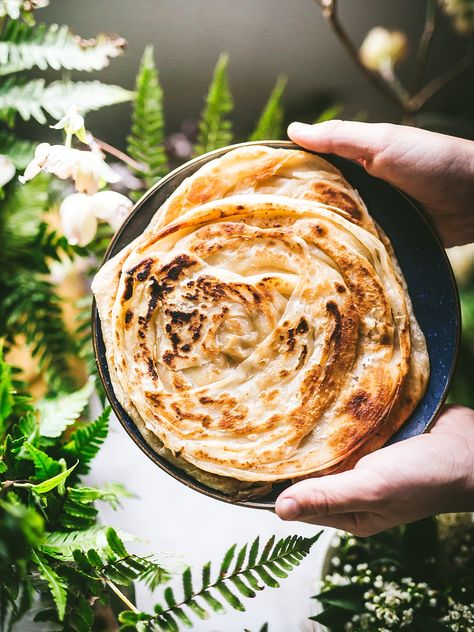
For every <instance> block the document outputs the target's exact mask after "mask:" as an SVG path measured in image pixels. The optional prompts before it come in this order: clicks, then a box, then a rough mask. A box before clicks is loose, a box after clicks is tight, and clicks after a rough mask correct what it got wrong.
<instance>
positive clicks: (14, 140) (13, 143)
mask: <svg viewBox="0 0 474 632" xmlns="http://www.w3.org/2000/svg"><path fill="white" fill-rule="evenodd" d="M35 147H36V144H35V143H32V142H31V141H29V140H24V139H21V138H18V137H17V136H16V135H15V134H12V133H11V132H8V131H6V130H0V154H4V155H7V156H8V157H9V158H10V160H11V161H12V162H13V164H14V165H15V167H16V169H18V170H19V171H22V170H24V169H26V166H27V165H28V163H29V162H30V160H31V159H32V158H33V155H34V153H35Z"/></svg>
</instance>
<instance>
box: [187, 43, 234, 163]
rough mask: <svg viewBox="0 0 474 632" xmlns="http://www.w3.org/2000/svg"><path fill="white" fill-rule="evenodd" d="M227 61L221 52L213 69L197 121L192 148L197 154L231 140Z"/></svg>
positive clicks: (222, 145) (231, 103)
mask: <svg viewBox="0 0 474 632" xmlns="http://www.w3.org/2000/svg"><path fill="white" fill-rule="evenodd" d="M228 62H229V56H228V55H226V54H223V55H221V56H220V57H219V60H218V62H217V64H216V67H215V69H214V74H213V76H212V81H211V85H210V86H209V91H208V93H207V97H206V104H205V107H204V110H203V112H202V115H201V120H200V122H199V131H198V138H197V144H196V146H195V148H194V153H195V155H197V156H199V155H200V154H205V153H206V152H208V151H212V150H213V149H219V148H220V147H224V146H225V145H228V144H229V143H231V142H232V138H233V135H232V123H231V121H230V120H229V119H228V115H229V114H230V113H231V112H232V110H233V108H234V103H233V100H232V94H231V92H230V86H229V79H228V76H227V66H228Z"/></svg>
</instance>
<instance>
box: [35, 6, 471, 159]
mask: <svg viewBox="0 0 474 632" xmlns="http://www.w3.org/2000/svg"><path fill="white" fill-rule="evenodd" d="M339 4H340V7H339V12H340V15H341V19H342V21H343V23H344V24H345V26H346V28H347V29H348V31H349V33H350V35H351V37H352V38H353V40H354V42H355V43H356V44H357V45H359V44H360V43H361V42H362V40H363V38H364V36H365V34H366V33H367V31H368V30H369V29H370V28H372V27H374V26H379V25H383V26H385V27H387V28H389V29H400V30H403V31H404V32H405V33H406V34H407V36H408V38H409V41H410V44H411V48H412V50H413V49H414V48H415V47H416V45H417V42H418V40H419V37H420V34H421V30H422V27H423V22H424V13H425V2H423V1H420V0H418V1H416V2H413V0H397V2H394V1H393V0H357V2H354V1H353V0H343V1H342V2H340V3H339ZM38 18H39V19H40V20H45V21H46V22H49V23H52V22H57V23H59V24H62V23H67V24H70V25H71V27H72V28H73V29H74V30H75V31H76V32H77V33H78V34H80V35H81V36H83V37H93V36H94V35H96V34H97V33H98V32H100V31H103V30H106V31H107V32H109V33H117V34H119V35H122V36H123V37H125V38H126V39H127V41H128V51H127V53H126V55H125V56H124V57H122V58H119V59H116V60H113V63H112V64H111V65H110V67H109V68H107V69H105V70H103V71H101V72H100V73H97V76H100V78H101V80H102V81H106V82H109V83H118V84H120V85H122V86H124V87H126V88H133V84H134V78H135V75H136V71H137V68H138V65H139V60H140V57H141V55H142V52H143V49H144V47H145V45H146V44H149V43H150V44H153V45H154V47H155V59H156V62H157V64H158V68H159V71H160V80H161V83H162V86H163V89H164V94H165V113H166V126H167V132H168V133H169V132H172V131H175V130H176V129H178V128H179V126H180V124H181V122H182V121H183V120H184V119H193V118H197V116H198V114H199V112H200V110H201V108H202V104H203V98H204V95H205V92H206V90H207V86H208V84H209V80H210V77H211V73H212V70H213V67H214V65H215V63H216V61H217V58H218V56H219V54H220V53H221V52H222V51H227V52H228V53H229V54H230V69H229V74H230V80H231V85H232V90H233V94H234V98H235V103H236V109H235V113H234V117H233V120H234V126H235V130H236V137H237V138H244V136H245V135H246V133H247V132H249V131H250V130H251V129H252V127H253V124H254V122H255V120H256V117H257V116H258V113H259V112H260V110H261V108H262V105H263V103H264V102H265V100H266V98H267V96H268V94H269V92H270V90H271V88H272V86H273V84H274V81H275V79H276V77H277V75H278V74H285V75H287V77H288V85H287V89H286V94H285V99H284V101H285V109H286V115H287V118H288V120H292V119H302V120H307V121H312V120H314V118H315V116H316V115H317V114H318V112H320V111H321V110H323V109H324V108H325V107H326V106H328V105H330V104H331V103H335V102H337V103H340V104H342V105H343V106H344V111H343V113H342V114H341V115H340V116H341V117H346V118H354V117H356V118H365V119H367V120H372V121H381V120H388V121H394V122H396V121H399V120H400V115H399V113H398V112H397V110H396V109H395V108H394V107H393V106H391V105H390V104H388V103H387V102H386V101H385V100H384V99H383V98H382V97H381V96H380V95H379V94H378V93H377V92H376V91H375V89H374V88H372V87H371V86H370V85H369V84H368V83H367V81H366V79H365V78H364V77H363V76H362V75H361V74H360V72H359V71H358V70H357V69H356V68H355V67H354V65H353V64H352V62H351V61H350V59H349V58H348V57H347V55H346V53H345V51H344V50H343V49H342V47H341V45H340V44H339V42H338V41H337V39H336V38H335V36H334V34H333V33H332V32H331V30H330V28H329V26H328V25H327V24H326V22H325V21H324V19H323V17H322V15H321V10H320V8H319V6H318V5H317V3H316V2H315V1H314V0H285V2H283V1H278V0H238V2H236V1H235V0H100V1H96V2H84V0H83V1H82V2H78V1H77V0H51V3H50V6H49V7H48V8H45V9H42V10H41V11H40V12H39V13H38ZM441 22H442V23H441V25H440V28H439V30H438V31H437V33H436V37H435V39H434V42H433V47H432V55H431V63H430V64H429V66H428V68H427V77H428V78H429V77H430V76H433V75H434V74H436V73H438V72H440V71H442V70H443V69H445V68H446V67H447V66H448V65H449V64H450V63H451V62H452V61H454V60H455V59H457V58H458V57H459V56H460V55H461V54H462V51H463V50H464V48H463V45H464V44H465V42H464V41H463V39H461V38H460V37H459V36H457V35H456V34H455V33H454V31H453V30H452V27H451V25H450V23H449V22H448V20H446V19H444V20H442V21H441ZM411 63H413V57H411V60H407V61H405V62H404V63H403V64H402V65H401V67H400V75H401V77H402V78H403V77H404V76H405V75H407V76H408V73H409V71H410V64H411ZM42 74H43V75H44V73H42ZM51 76H52V77H53V75H51ZM74 76H77V77H79V76H80V75H79V73H76V74H75V75H74ZM88 78H89V77H88ZM129 111H130V106H129V105H128V104H124V105H119V106H114V107H113V109H111V108H106V109H104V110H103V111H102V112H100V113H92V114H89V115H88V118H87V126H88V127H89V128H90V129H92V131H94V130H99V129H100V135H101V137H102V138H104V139H107V140H108V141H109V142H112V143H114V144H116V145H118V146H123V145H124V142H125V137H126V134H127V132H128V124H129ZM424 111H425V114H424V118H423V117H422V119H421V121H420V124H421V125H423V126H428V127H432V126H435V127H437V128H438V129H443V130H444V131H448V132H452V133H456V134H459V135H464V136H468V137H474V131H473V128H472V121H473V119H474V114H473V113H474V72H473V71H472V70H471V71H469V72H466V73H465V74H464V75H463V77H462V78H460V79H458V80H457V81H455V82H454V83H453V84H452V85H451V86H450V87H449V89H448V90H447V91H444V92H443V93H442V94H441V95H439V96H437V97H436V98H434V99H432V100H431V101H430V102H429V103H428V104H427V106H426V107H425V109H424ZM440 112H441V113H443V117H442V119H440V118H439V115H438V113H440ZM432 113H436V118H433V115H432ZM433 120H434V121H435V122H434V123H433ZM33 127H34V126H33ZM29 133H30V134H32V135H34V136H35V137H36V138H41V137H42V138H44V135H45V130H44V128H43V129H40V128H39V127H38V126H36V129H32V128H31V127H30V130H29Z"/></svg>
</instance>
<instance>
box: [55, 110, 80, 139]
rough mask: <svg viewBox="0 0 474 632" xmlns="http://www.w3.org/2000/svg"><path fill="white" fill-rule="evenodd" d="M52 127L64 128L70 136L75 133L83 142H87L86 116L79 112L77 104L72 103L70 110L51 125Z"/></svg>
mask: <svg viewBox="0 0 474 632" xmlns="http://www.w3.org/2000/svg"><path fill="white" fill-rule="evenodd" d="M50 127H51V129H63V130H64V131H65V132H66V134H67V135H68V136H69V137H70V136H73V135H74V134H75V135H76V136H77V138H78V139H79V140H80V141H82V142H83V143H86V142H87V134H86V128H85V127H84V117H83V116H81V115H80V114H79V112H78V110H77V105H72V106H71V108H70V110H69V112H68V113H67V114H65V115H64V116H63V118H62V119H61V120H59V121H58V122H57V123H56V124H55V125H50Z"/></svg>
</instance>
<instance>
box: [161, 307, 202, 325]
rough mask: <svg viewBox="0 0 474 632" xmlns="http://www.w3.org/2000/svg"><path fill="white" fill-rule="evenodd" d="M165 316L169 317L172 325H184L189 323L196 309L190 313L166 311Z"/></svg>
mask: <svg viewBox="0 0 474 632" xmlns="http://www.w3.org/2000/svg"><path fill="white" fill-rule="evenodd" d="M165 314H167V315H168V316H171V322H172V323H173V324H174V325H184V324H185V323H189V321H190V320H191V319H192V318H193V317H194V316H195V315H196V314H197V309H195V310H193V311H192V312H182V311H180V310H171V309H166V310H165Z"/></svg>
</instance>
